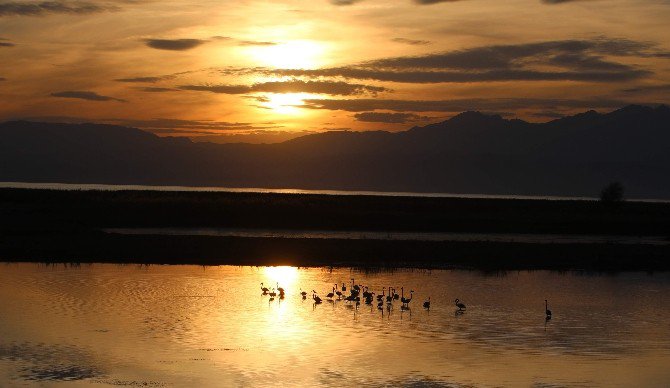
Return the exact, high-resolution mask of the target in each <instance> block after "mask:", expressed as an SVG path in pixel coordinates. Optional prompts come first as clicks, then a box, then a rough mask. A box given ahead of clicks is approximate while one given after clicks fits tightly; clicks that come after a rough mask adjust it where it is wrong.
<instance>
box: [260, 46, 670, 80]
mask: <svg viewBox="0 0 670 388" xmlns="http://www.w3.org/2000/svg"><path fill="white" fill-rule="evenodd" d="M617 56H618V57H621V56H627V57H670V53H668V52H664V51H659V50H656V48H655V45H654V44H651V43H648V42H636V41H631V40H626V39H606V38H596V39H590V40H561V41H545V42H535V43H523V44H514V45H491V46H480V47H474V48H469V49H463V50H455V51H447V52H442V53H433V54H427V55H419V56H402V57H390V58H382V59H377V60H372V61H367V62H362V63H358V64H353V65H349V66H341V67H331V68H323V69H313V70H305V69H276V70H270V69H267V70H265V72H266V73H268V74H273V75H279V76H292V77H313V78H318V77H343V78H353V79H370V80H378V81H387V82H405V83H467V82H493V81H588V82H615V81H629V80H634V79H640V78H644V77H647V76H649V75H651V74H652V72H651V71H649V70H645V69H641V68H638V67H637V66H635V65H630V64H626V63H621V62H616V61H614V60H613V59H611V57H617Z"/></svg>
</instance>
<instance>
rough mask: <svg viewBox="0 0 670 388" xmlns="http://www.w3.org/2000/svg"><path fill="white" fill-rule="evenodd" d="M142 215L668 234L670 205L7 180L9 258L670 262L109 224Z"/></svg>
mask: <svg viewBox="0 0 670 388" xmlns="http://www.w3.org/2000/svg"><path fill="white" fill-rule="evenodd" d="M136 227H144V228H147V227H150V228H167V227H171V228H197V227H218V228H250V229H254V228H257V229H272V228H281V229H301V230H311V229H314V230H370V231H388V232H394V231H417V232H464V233H465V232H467V233H523V234H534V233H535V234H537V233H563V234H576V235H579V234H585V235H586V234H588V235H628V236H670V205H669V204H663V203H639V202H626V203H620V204H615V205H605V204H602V203H598V202H589V201H540V200H500V199H463V198H414V197H372V196H330V195H295V194H258V193H202V192H178V193H177V192H147V191H121V192H103V191H53V190H27V189H2V190H0V233H1V238H0V261H40V262H121V263H126V262H127V263H163V264H235V265H238V264H239V265H280V264H285V265H298V266H357V267H426V268H477V269H484V270H497V269H559V270H571V269H584V270H592V271H619V270H647V271H654V270H670V245H648V244H616V243H593V244H552V243H518V242H486V241H481V242H464V241H393V240H391V241H389V240H340V239H302V238H244V237H213V236H159V235H120V234H109V233H103V232H102V231H101V229H104V228H136Z"/></svg>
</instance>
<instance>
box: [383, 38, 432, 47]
mask: <svg viewBox="0 0 670 388" xmlns="http://www.w3.org/2000/svg"><path fill="white" fill-rule="evenodd" d="M391 40H392V41H394V42H396V43H404V44H409V45H412V46H421V45H425V44H430V41H427V40H419V39H407V38H393V39H391Z"/></svg>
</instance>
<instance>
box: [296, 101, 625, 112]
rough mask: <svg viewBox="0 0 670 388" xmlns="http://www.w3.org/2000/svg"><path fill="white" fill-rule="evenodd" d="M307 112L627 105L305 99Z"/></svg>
mask: <svg viewBox="0 0 670 388" xmlns="http://www.w3.org/2000/svg"><path fill="white" fill-rule="evenodd" d="M304 103H305V105H301V106H300V107H303V108H306V109H327V110H342V111H347V112H368V111H375V110H384V111H393V112H463V111H468V110H478V111H488V112H491V111H503V110H517V109H527V108H528V109H544V110H559V109H560V108H579V109H584V108H618V107H621V106H625V105H627V104H628V102H626V101H621V100H613V99H607V98H597V99H590V100H584V99H551V98H494V99H485V98H471V99H454V100H384V99H372V98H368V99H346V100H328V99H306V100H304Z"/></svg>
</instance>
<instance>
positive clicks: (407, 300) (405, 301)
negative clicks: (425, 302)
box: [400, 290, 414, 307]
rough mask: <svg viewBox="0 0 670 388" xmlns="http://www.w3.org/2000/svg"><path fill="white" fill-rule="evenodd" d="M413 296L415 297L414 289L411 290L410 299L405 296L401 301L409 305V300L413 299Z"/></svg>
mask: <svg viewBox="0 0 670 388" xmlns="http://www.w3.org/2000/svg"><path fill="white" fill-rule="evenodd" d="M412 298H414V290H410V291H409V299H408V298H405V297H403V298H402V299H401V300H400V301H401V302H402V304H404V305H405V306H407V307H409V302H411V301H412Z"/></svg>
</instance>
